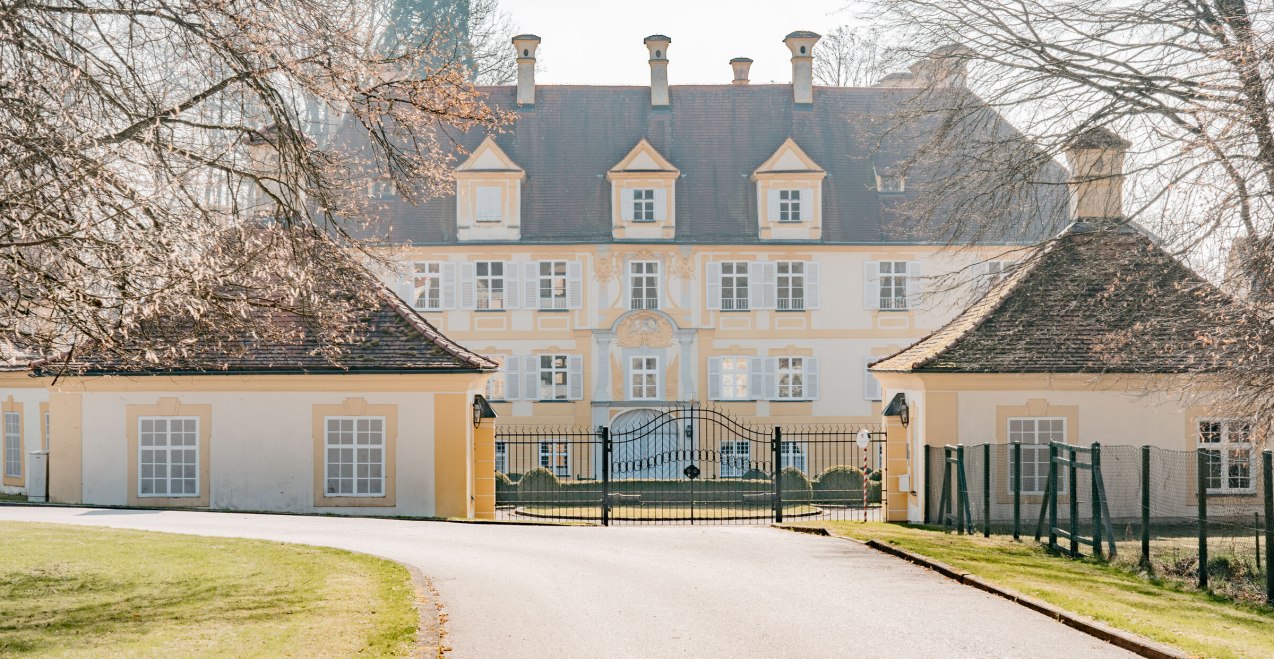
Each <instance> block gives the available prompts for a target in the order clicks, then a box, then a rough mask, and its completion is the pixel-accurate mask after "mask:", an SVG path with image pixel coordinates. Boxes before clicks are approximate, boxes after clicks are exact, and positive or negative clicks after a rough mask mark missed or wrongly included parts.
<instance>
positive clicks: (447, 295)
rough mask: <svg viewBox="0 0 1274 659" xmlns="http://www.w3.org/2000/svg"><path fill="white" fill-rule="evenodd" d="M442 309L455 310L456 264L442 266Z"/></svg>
mask: <svg viewBox="0 0 1274 659" xmlns="http://www.w3.org/2000/svg"><path fill="white" fill-rule="evenodd" d="M442 308H443V309H455V308H456V264H454V263H443V264H442Z"/></svg>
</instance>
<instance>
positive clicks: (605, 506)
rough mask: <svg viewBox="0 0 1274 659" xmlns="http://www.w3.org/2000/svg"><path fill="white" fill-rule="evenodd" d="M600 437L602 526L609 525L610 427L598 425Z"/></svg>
mask: <svg viewBox="0 0 1274 659" xmlns="http://www.w3.org/2000/svg"><path fill="white" fill-rule="evenodd" d="M597 431H598V434H599V435H601V438H602V526H610V450H611V447H610V428H608V427H606V426H598V428H597Z"/></svg>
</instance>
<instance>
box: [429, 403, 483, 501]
mask: <svg viewBox="0 0 1274 659" xmlns="http://www.w3.org/2000/svg"><path fill="white" fill-rule="evenodd" d="M469 403H470V401H469V397H468V396H467V395H465V394H436V395H435V396H434V501H435V513H434V514H436V515H438V516H439V517H463V518H466V519H468V518H472V517H473V498H472V493H473V489H472V487H473V450H472V449H473V445H472V444H471V443H470V442H471V440H470V438H469V432H470V430H471V428H472V425H473V421H472V419H473V417H472V416H471V415H472V411H471V409H470V407H469ZM491 450H492V452H493V455H492V460H494V459H495V456H494V451H495V447H494V444H493V445H492V449H491ZM492 487H494V481H493V482H492Z"/></svg>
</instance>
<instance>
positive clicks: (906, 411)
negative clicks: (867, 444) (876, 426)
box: [880, 394, 911, 428]
mask: <svg viewBox="0 0 1274 659" xmlns="http://www.w3.org/2000/svg"><path fill="white" fill-rule="evenodd" d="M880 414H881V416H896V417H898V422H899V423H901V424H902V427H903V428H906V427H907V426H909V425H911V406H910V405H908V404H907V397H906V396H904V395H903V394H894V397H893V398H892V399H890V401H889V404H888V405H886V406H885V411H883V412H881V413H880Z"/></svg>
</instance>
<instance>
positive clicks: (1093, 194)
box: [1066, 128, 1132, 220]
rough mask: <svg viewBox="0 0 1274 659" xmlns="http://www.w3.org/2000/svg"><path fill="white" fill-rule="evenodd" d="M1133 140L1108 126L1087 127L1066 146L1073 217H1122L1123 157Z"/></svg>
mask: <svg viewBox="0 0 1274 659" xmlns="http://www.w3.org/2000/svg"><path fill="white" fill-rule="evenodd" d="M1130 146H1132V143H1131V142H1129V141H1128V140H1125V139H1124V138H1122V137H1120V136H1119V135H1116V134H1115V133H1114V132H1113V131H1111V130H1110V129H1108V128H1089V129H1088V130H1085V131H1084V132H1082V133H1080V134H1079V135H1078V136H1076V137H1075V138H1074V139H1073V140H1071V143H1070V145H1069V146H1068V147H1067V149H1066V160H1067V162H1068V163H1069V164H1070V169H1071V178H1070V183H1069V185H1068V186H1067V187H1069V188H1070V195H1071V212H1072V214H1073V215H1074V218H1075V219H1076V220H1108V219H1119V218H1122V217H1123V216H1124V156H1125V155H1126V154H1127V153H1128V147H1130Z"/></svg>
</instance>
